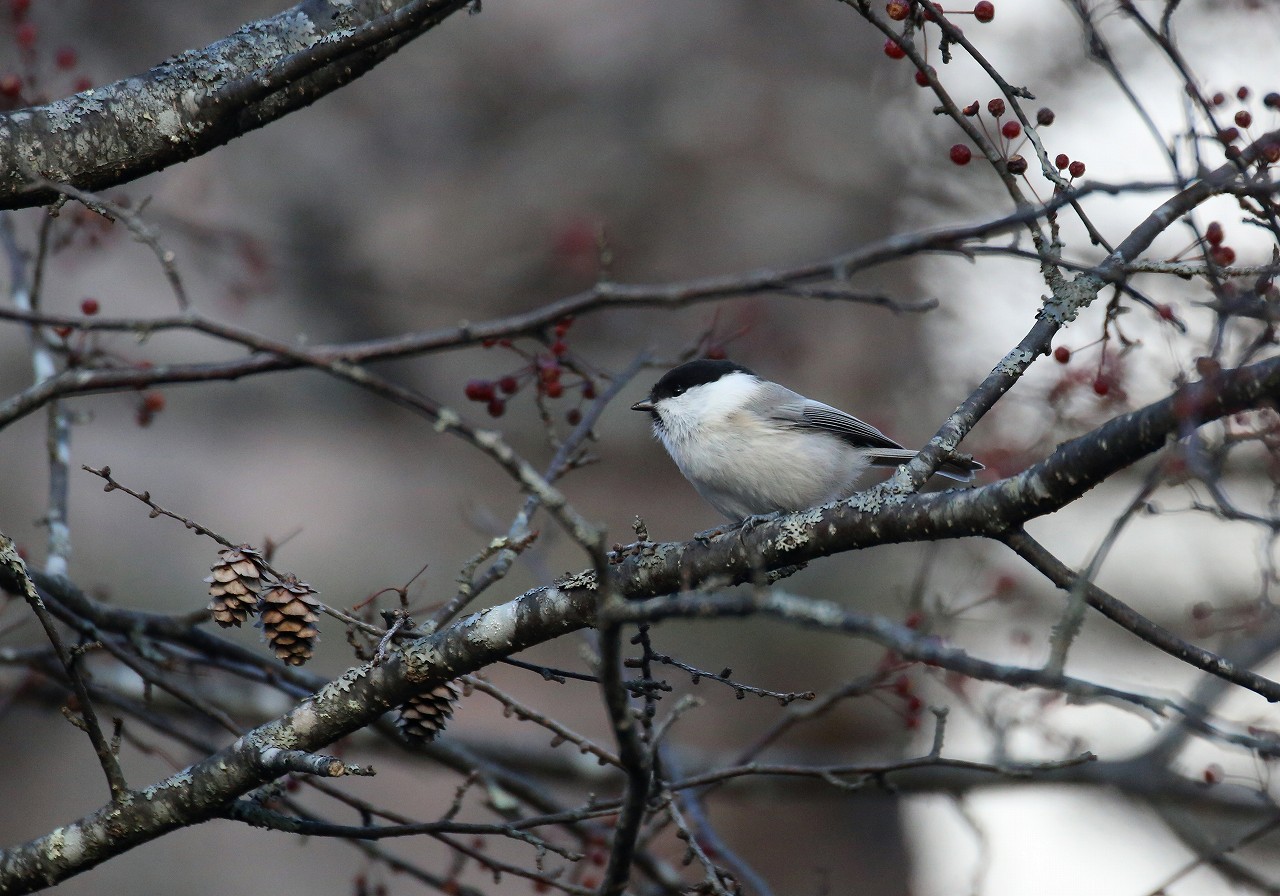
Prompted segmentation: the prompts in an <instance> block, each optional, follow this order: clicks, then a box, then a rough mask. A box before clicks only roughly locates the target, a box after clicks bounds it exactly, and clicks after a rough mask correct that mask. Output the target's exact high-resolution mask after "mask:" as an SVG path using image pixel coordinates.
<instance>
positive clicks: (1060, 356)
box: [1053, 345, 1071, 364]
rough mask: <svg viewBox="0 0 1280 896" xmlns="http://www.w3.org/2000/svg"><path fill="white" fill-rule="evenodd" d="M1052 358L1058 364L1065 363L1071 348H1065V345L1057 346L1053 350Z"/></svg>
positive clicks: (1069, 357)
mask: <svg viewBox="0 0 1280 896" xmlns="http://www.w3.org/2000/svg"><path fill="white" fill-rule="evenodd" d="M1053 360H1055V361H1057V362H1058V363H1059V364H1066V363H1067V362H1068V361H1070V360H1071V349H1069V348H1067V347H1066V346H1065V345H1060V346H1058V347H1057V348H1055V349H1054V350H1053Z"/></svg>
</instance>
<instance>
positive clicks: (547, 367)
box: [538, 361, 560, 383]
mask: <svg viewBox="0 0 1280 896" xmlns="http://www.w3.org/2000/svg"><path fill="white" fill-rule="evenodd" d="M538 378H539V379H540V380H542V381H543V382H544V383H553V382H555V381H556V380H558V379H560V365H559V364H557V363H556V362H555V361H552V362H550V363H548V364H543V365H542V367H541V368H540V369H539V370H538Z"/></svg>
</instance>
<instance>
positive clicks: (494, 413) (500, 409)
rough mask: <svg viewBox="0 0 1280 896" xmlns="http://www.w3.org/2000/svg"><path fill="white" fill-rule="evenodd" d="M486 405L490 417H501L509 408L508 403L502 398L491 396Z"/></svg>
mask: <svg viewBox="0 0 1280 896" xmlns="http://www.w3.org/2000/svg"><path fill="white" fill-rule="evenodd" d="M485 407H486V409H487V410H488V411H489V416H490V417H501V416H502V415H503V413H504V412H505V411H506V410H507V403H506V402H505V401H503V400H502V399H501V398H491V399H489V403H488V404H487V405H486V406H485Z"/></svg>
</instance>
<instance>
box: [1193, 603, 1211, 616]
mask: <svg viewBox="0 0 1280 896" xmlns="http://www.w3.org/2000/svg"><path fill="white" fill-rule="evenodd" d="M1212 615H1213V604H1211V603H1209V602H1208V601H1207V600H1202V601H1200V602H1199V603H1197V604H1193V605H1192V607H1191V618H1192V619H1199V620H1204V619H1208V618H1209V617H1210V616H1212Z"/></svg>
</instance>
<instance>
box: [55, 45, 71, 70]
mask: <svg viewBox="0 0 1280 896" xmlns="http://www.w3.org/2000/svg"><path fill="white" fill-rule="evenodd" d="M53 64H54V65H56V66H57V67H58V68H60V69H62V70H63V71H66V70H67V69H69V68H75V67H76V51H75V50H73V49H71V47H58V50H57V52H56V53H54V54H53Z"/></svg>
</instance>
